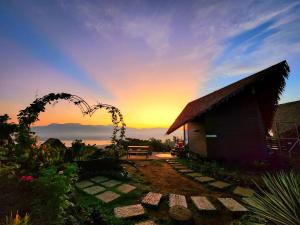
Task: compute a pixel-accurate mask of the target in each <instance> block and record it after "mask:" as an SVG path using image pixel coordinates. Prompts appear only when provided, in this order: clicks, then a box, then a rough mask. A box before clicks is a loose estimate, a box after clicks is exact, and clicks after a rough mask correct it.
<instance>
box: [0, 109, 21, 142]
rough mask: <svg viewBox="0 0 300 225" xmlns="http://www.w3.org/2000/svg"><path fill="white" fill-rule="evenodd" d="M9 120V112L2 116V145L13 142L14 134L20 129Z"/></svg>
mask: <svg viewBox="0 0 300 225" xmlns="http://www.w3.org/2000/svg"><path fill="white" fill-rule="evenodd" d="M9 120H10V118H9V116H8V115H7V114H4V115H2V116H0V146H3V145H4V144H6V143H7V144H11V143H13V139H12V135H13V134H14V133H15V132H17V130H18V125H16V124H14V123H8V121H9Z"/></svg>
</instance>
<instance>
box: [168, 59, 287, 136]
mask: <svg viewBox="0 0 300 225" xmlns="http://www.w3.org/2000/svg"><path fill="white" fill-rule="evenodd" d="M288 74H289V66H288V64H287V62H286V61H282V62H280V63H278V64H276V65H273V66H271V67H269V68H267V69H264V70H262V71H260V72H258V73H255V74H253V75H251V76H249V77H246V78H244V79H242V80H240V81H237V82H235V83H233V84H230V85H228V86H226V87H224V88H221V89H219V90H217V91H215V92H212V93H210V94H208V95H206V96H204V97H202V98H199V99H196V100H194V101H192V102H190V103H188V104H187V105H186V106H185V108H184V109H183V111H182V112H181V113H180V114H179V116H178V117H177V119H176V120H175V122H174V123H173V124H172V125H171V127H170V128H169V129H168V131H167V134H170V133H172V132H173V131H175V130H176V129H178V128H179V127H181V126H183V125H184V124H186V123H188V122H190V121H192V120H194V119H195V118H196V117H200V116H202V115H203V114H204V113H207V112H208V111H210V110H213V109H214V108H216V107H217V106H219V105H220V104H222V103H224V102H226V101H228V100H230V99H231V98H232V97H234V96H236V95H237V94H239V93H240V92H242V91H244V90H246V89H249V88H251V89H252V88H254V89H255V93H256V95H257V98H258V103H259V106H260V110H261V113H262V118H263V121H264V125H265V127H266V129H270V128H271V126H272V119H273V116H274V112H275V110H276V107H277V105H278V100H279V96H280V94H281V92H282V91H283V88H284V86H285V78H287V77H288Z"/></svg>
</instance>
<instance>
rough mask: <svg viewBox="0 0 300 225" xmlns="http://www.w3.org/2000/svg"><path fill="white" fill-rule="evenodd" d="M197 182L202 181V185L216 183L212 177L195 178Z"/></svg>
mask: <svg viewBox="0 0 300 225" xmlns="http://www.w3.org/2000/svg"><path fill="white" fill-rule="evenodd" d="M195 180H197V181H200V182H201V183H205V182H210V181H214V180H215V179H214V178H212V177H195Z"/></svg>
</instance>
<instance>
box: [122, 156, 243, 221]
mask: <svg viewBox="0 0 300 225" xmlns="http://www.w3.org/2000/svg"><path fill="white" fill-rule="evenodd" d="M135 163H136V167H137V168H134V167H133V166H129V165H126V166H125V167H126V169H127V170H128V172H129V173H130V174H132V175H133V176H136V177H140V178H142V179H143V180H144V181H145V183H146V184H147V185H148V184H149V186H150V187H151V191H153V192H159V193H162V194H163V195H164V196H165V199H163V201H162V203H161V204H160V206H159V208H158V209H148V212H149V215H150V216H152V217H153V218H154V219H159V222H160V223H161V224H163V223H164V222H165V221H168V220H169V217H168V210H169V207H168V204H167V202H168V197H167V196H168V194H170V193H175V194H182V195H185V196H186V198H187V201H188V205H189V208H190V209H191V210H192V211H193V215H194V216H193V221H194V224H195V225H200V224H201V225H205V224H214V225H225V224H230V222H231V221H232V220H233V219H235V218H238V217H239V216H240V215H237V214H232V213H231V212H230V211H228V210H226V209H224V207H222V206H221V205H220V203H219V202H218V201H217V199H216V198H217V197H234V198H235V199H236V200H238V199H237V198H236V196H233V195H232V194H230V193H228V192H218V191H213V190H212V189H211V188H208V187H206V186H205V185H202V184H200V183H199V182H196V181H194V180H192V179H190V178H188V177H185V176H183V175H181V174H179V173H178V172H177V171H176V170H174V169H173V168H172V167H171V166H170V165H169V164H168V163H166V162H165V161H163V160H137V161H135ZM195 195H198V196H199V195H200V196H206V197H208V198H209V200H210V201H211V202H212V203H213V204H214V205H215V206H216V207H217V209H219V210H218V211H217V212H216V213H207V212H205V213H203V212H202V214H201V212H199V211H198V210H197V209H196V208H195V207H194V206H193V204H192V202H191V200H190V196H195ZM190 206H191V207H190Z"/></svg>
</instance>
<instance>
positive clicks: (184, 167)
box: [174, 166, 189, 170]
mask: <svg viewBox="0 0 300 225" xmlns="http://www.w3.org/2000/svg"><path fill="white" fill-rule="evenodd" d="M174 168H175V169H176V170H187V169H189V168H187V167H186V166H174Z"/></svg>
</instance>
